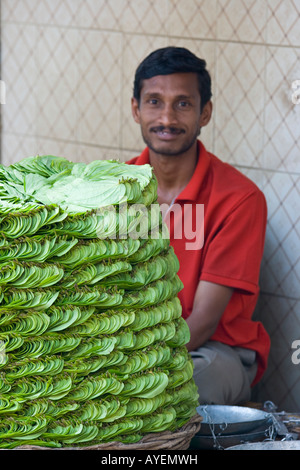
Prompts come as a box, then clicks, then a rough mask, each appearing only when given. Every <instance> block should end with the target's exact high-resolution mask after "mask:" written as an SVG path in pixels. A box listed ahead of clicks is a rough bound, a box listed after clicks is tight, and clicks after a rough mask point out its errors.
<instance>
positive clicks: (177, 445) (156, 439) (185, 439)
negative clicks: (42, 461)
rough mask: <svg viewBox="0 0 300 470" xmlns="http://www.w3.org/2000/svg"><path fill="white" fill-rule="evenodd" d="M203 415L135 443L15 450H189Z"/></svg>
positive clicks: (113, 442)
mask: <svg viewBox="0 0 300 470" xmlns="http://www.w3.org/2000/svg"><path fill="white" fill-rule="evenodd" d="M201 421H202V417H201V416H200V415H198V414H197V415H195V416H193V417H192V418H191V419H190V420H189V421H188V422H187V423H186V424H185V425H184V426H182V427H181V428H180V429H178V430H177V431H175V432H170V431H164V432H159V433H149V434H147V435H145V436H144V437H143V438H142V439H141V440H140V441H139V442H137V443H135V444H122V443H121V442H117V441H112V442H106V443H105V444H98V445H93V446H86V447H63V448H58V449H49V447H40V446H33V445H22V446H19V447H16V448H15V449H14V450H18V449H19V450H110V451H113V450H160V449H164V450H187V449H188V448H189V445H190V442H191V440H192V438H193V437H194V435H195V434H196V433H197V432H198V431H199V429H200V426H201Z"/></svg>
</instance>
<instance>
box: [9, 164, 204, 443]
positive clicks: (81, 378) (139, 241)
mask: <svg viewBox="0 0 300 470" xmlns="http://www.w3.org/2000/svg"><path fill="white" fill-rule="evenodd" d="M156 200H157V183H156V179H155V177H154V176H153V173H152V168H151V167H150V166H149V165H144V166H133V165H126V164H125V163H120V162H117V161H107V160H99V161H94V162H92V163H90V164H83V163H73V162H70V161H68V160H66V159H64V158H61V157H54V156H37V157H29V158H25V159H23V160H22V161H20V162H18V163H16V164H13V165H11V166H7V167H5V166H1V165H0V447H1V448H7V449H12V448H15V447H19V446H22V445H24V444H27V445H36V446H42V447H49V448H56V447H62V448H64V447H80V448H81V447H84V446H87V445H88V446H91V445H97V444H99V443H106V442H112V441H116V442H121V443H125V444H126V443H138V442H139V441H140V440H141V439H142V438H143V436H145V435H147V434H148V433H159V432H161V431H166V430H168V431H172V432H173V431H174V432H175V431H176V430H178V429H180V428H181V427H182V426H184V425H185V424H186V423H187V422H188V421H189V420H190V419H191V417H193V416H194V415H195V414H196V407H197V406H198V393H197V388H196V386H195V383H194V380H193V365H192V361H191V357H190V355H189V354H188V352H187V349H186V346H185V344H186V343H187V342H188V340H189V330H188V327H187V324H186V322H185V321H184V320H183V319H182V317H181V304H180V301H179V299H178V297H177V294H178V292H179V291H180V290H181V289H182V283H181V281H180V280H179V277H178V274H177V273H178V269H179V264H178V260H177V257H176V256H175V254H174V251H173V249H172V247H171V246H170V243H169V239H168V237H167V231H166V230H165V227H164V224H163V223H162V221H161V216H160V211H159V206H158V204H157V201H156Z"/></svg>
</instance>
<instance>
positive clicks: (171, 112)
mask: <svg viewBox="0 0 300 470" xmlns="http://www.w3.org/2000/svg"><path fill="white" fill-rule="evenodd" d="M160 122H161V124H163V125H164V126H171V125H172V124H173V125H174V124H176V123H177V116H176V111H175V109H174V107H173V106H172V104H165V105H164V106H163V108H162V109H161V112H160Z"/></svg>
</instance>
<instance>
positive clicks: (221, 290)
mask: <svg viewBox="0 0 300 470" xmlns="http://www.w3.org/2000/svg"><path fill="white" fill-rule="evenodd" d="M232 293H233V289H232V288H231V287H227V286H222V285H220V284H214V283H211V282H207V281H200V282H199V285H198V288H197V290H196V295H195V300H194V306H193V310H192V313H191V315H190V316H189V317H188V318H187V320H186V321H187V324H188V326H189V328H190V332H191V339H190V341H189V343H188V344H187V345H186V346H187V348H188V350H189V351H194V350H195V349H198V348H199V347H200V346H202V345H203V344H204V343H206V341H208V340H209V339H210V338H211V336H212V335H213V333H214V332H215V330H216V328H217V326H218V323H219V321H220V318H221V316H222V315H223V312H224V310H225V308H226V307H227V305H228V302H229V300H230V298H231V296H232Z"/></svg>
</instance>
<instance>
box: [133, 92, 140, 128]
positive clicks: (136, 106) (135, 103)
mask: <svg viewBox="0 0 300 470" xmlns="http://www.w3.org/2000/svg"><path fill="white" fill-rule="evenodd" d="M131 112H132V116H133V119H134V120H135V122H137V123H138V124H140V109H139V103H138V100H137V99H136V98H134V97H132V98H131Z"/></svg>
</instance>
